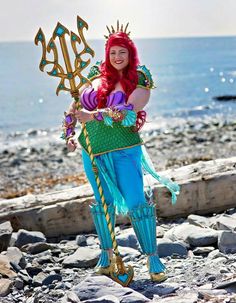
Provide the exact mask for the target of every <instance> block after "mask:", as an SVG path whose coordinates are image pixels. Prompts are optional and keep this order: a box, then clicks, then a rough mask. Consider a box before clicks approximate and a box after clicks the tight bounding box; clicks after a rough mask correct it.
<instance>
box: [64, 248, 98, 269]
mask: <svg viewBox="0 0 236 303" xmlns="http://www.w3.org/2000/svg"><path fill="white" fill-rule="evenodd" d="M99 255H100V250H99V249H92V248H89V247H79V248H78V249H77V250H76V251H75V252H74V253H73V254H72V255H70V256H68V257H67V258H65V259H64V261H63V262H62V264H63V266H66V267H81V268H88V267H93V266H95V265H96V264H97V261H98V258H99Z"/></svg>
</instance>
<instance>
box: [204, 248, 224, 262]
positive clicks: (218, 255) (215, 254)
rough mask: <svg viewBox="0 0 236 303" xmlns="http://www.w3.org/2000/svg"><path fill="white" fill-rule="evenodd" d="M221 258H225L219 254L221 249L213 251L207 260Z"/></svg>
mask: <svg viewBox="0 0 236 303" xmlns="http://www.w3.org/2000/svg"><path fill="white" fill-rule="evenodd" d="M219 257H224V255H223V254H222V253H221V252H219V249H215V250H213V251H212V252H210V253H209V254H208V256H207V259H208V260H213V259H216V258H219Z"/></svg>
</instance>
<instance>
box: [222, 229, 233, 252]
mask: <svg viewBox="0 0 236 303" xmlns="http://www.w3.org/2000/svg"><path fill="white" fill-rule="evenodd" d="M218 247H219V250H220V251H221V252H222V253H224V254H234V253H236V232H230V231H223V232H222V233H221V234H220V236H219V240H218Z"/></svg>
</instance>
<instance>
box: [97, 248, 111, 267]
mask: <svg viewBox="0 0 236 303" xmlns="http://www.w3.org/2000/svg"><path fill="white" fill-rule="evenodd" d="M109 265H110V259H109V257H108V251H107V250H102V251H101V255H100V258H99V260H98V263H97V265H96V267H107V266H109Z"/></svg>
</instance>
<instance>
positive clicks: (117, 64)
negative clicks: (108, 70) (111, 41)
mask: <svg viewBox="0 0 236 303" xmlns="http://www.w3.org/2000/svg"><path fill="white" fill-rule="evenodd" d="M109 58H110V62H111V65H112V66H113V67H114V68H115V69H117V70H118V71H122V70H123V69H124V68H126V66H127V65H128V64H129V51H128V49H127V48H125V47H122V46H116V45H115V46H112V47H111V48H110V52H109Z"/></svg>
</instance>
